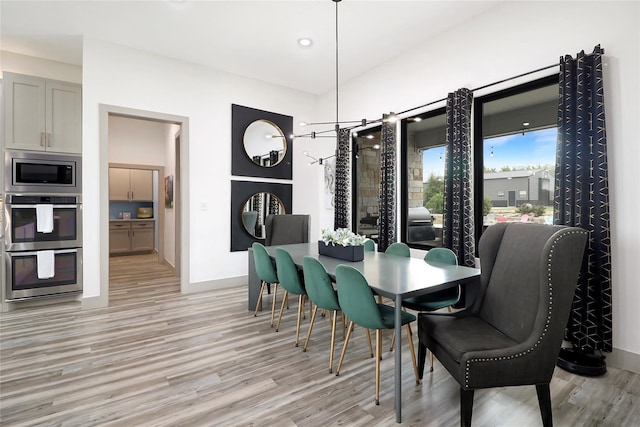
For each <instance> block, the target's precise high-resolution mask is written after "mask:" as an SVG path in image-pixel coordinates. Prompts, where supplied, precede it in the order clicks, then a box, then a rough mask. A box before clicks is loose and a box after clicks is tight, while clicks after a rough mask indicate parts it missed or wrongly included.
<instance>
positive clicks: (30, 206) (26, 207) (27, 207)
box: [7, 203, 78, 209]
mask: <svg viewBox="0 0 640 427" xmlns="http://www.w3.org/2000/svg"><path fill="white" fill-rule="evenodd" d="M43 204H44V205H46V204H47V203H43ZM7 207H8V208H13V209H35V208H36V205H12V204H9V203H7ZM53 208H54V209H62V208H75V209H78V205H53Z"/></svg>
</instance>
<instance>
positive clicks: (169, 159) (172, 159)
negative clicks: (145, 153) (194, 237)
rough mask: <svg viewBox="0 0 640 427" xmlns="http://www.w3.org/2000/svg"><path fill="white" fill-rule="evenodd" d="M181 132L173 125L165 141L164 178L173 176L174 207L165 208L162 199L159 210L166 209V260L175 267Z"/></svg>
mask: <svg viewBox="0 0 640 427" xmlns="http://www.w3.org/2000/svg"><path fill="white" fill-rule="evenodd" d="M178 132H180V126H178V125H175V124H172V125H169V126H167V128H166V135H165V140H166V141H167V142H166V144H165V153H164V156H165V159H166V163H165V167H164V176H165V177H166V176H170V175H171V176H173V179H174V181H173V182H174V186H173V200H174V207H173V208H171V209H169V208H165V206H164V198H163V197H161V199H160V201H159V206H158V209H164V230H162V232H163V233H164V254H163V256H164V259H165V261H167V262H168V263H169V264H171V265H172V266H173V267H175V266H176V209H177V203H175V201H176V200H179V199H178V198H177V197H178V194H177V193H178V191H179V190H180V182H179V178H178V176H177V174H176V139H175V138H176V134H178ZM160 180H164V177H162V176H161V177H160Z"/></svg>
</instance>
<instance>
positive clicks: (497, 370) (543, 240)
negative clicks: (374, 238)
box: [418, 223, 587, 426]
mask: <svg viewBox="0 0 640 427" xmlns="http://www.w3.org/2000/svg"><path fill="white" fill-rule="evenodd" d="M586 239H587V233H586V231H584V230H582V229H580V228H575V227H564V226H552V225H539V224H522V223H509V224H507V223H502V224H496V225H492V226H491V227H489V228H488V229H487V230H486V231H485V232H484V233H483V234H482V237H481V238H480V244H479V247H478V250H479V255H480V264H481V270H482V273H481V288H480V291H479V294H478V297H477V298H476V300H475V301H474V303H473V305H472V306H471V307H469V308H468V309H465V310H463V311H460V312H458V313H452V314H433V313H421V314H420V316H419V320H418V335H419V339H420V343H419V346H418V358H419V368H418V369H419V372H420V377H422V372H423V370H424V361H425V356H426V349H427V348H428V349H429V350H430V351H431V352H433V354H434V356H435V357H436V358H437V359H438V360H439V361H440V362H441V363H442V364H443V365H444V367H445V368H446V369H447V371H449V373H450V374H451V375H452V376H453V378H455V380H456V381H458V383H459V384H460V425H461V426H470V425H471V415H472V410H473V394H474V390H475V389H480V388H491V387H503V386H515V385H535V386H536V391H537V393H538V403H539V405H540V413H541V414H542V421H543V424H544V425H545V426H551V425H552V414H551V395H550V390H549V383H550V381H551V376H552V375H553V370H554V367H555V364H556V360H557V358H558V353H559V351H560V346H561V344H562V339H563V337H564V330H565V327H566V324H567V320H568V317H569V310H570V307H571V302H572V300H573V295H574V292H575V288H576V283H577V279H578V273H579V271H580V267H581V264H582V259H583V253H584V246H585V242H586Z"/></svg>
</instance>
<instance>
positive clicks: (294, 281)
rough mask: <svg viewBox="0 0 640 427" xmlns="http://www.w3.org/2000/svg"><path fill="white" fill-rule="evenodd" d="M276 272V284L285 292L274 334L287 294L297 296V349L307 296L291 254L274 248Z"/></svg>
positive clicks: (300, 273)
mask: <svg viewBox="0 0 640 427" xmlns="http://www.w3.org/2000/svg"><path fill="white" fill-rule="evenodd" d="M276 272H277V273H278V282H279V283H280V286H282V287H283V288H284V290H285V293H284V297H283V299H282V305H281V306H280V315H279V316H278V324H277V326H276V332H278V330H279V329H280V322H281V321H282V312H283V311H284V306H285V304H286V303H287V301H288V299H289V294H293V295H298V321H297V323H296V347H297V346H298V341H299V338H300V318H301V317H302V315H303V312H304V297H305V296H306V295H307V292H306V290H305V288H304V281H303V278H302V272H301V271H300V270H298V267H297V266H296V264H295V263H294V262H293V258H291V254H290V253H289V252H287V251H286V250H284V249H282V248H276Z"/></svg>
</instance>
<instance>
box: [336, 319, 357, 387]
mask: <svg viewBox="0 0 640 427" xmlns="http://www.w3.org/2000/svg"><path fill="white" fill-rule="evenodd" d="M351 331H353V322H349V327H348V328H347V337H346V338H345V339H344V344H343V345H342V352H341V353H340V360H338V367H337V368H336V377H337V376H338V375H340V368H341V367H342V361H343V360H344V355H345V353H346V352H347V346H348V345H349V338H350V337H351Z"/></svg>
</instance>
